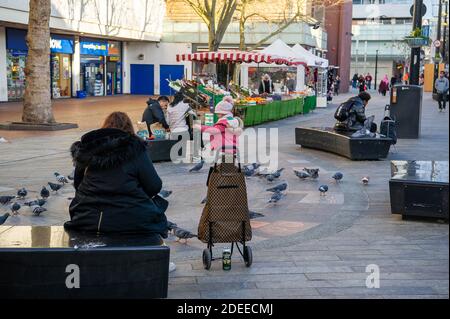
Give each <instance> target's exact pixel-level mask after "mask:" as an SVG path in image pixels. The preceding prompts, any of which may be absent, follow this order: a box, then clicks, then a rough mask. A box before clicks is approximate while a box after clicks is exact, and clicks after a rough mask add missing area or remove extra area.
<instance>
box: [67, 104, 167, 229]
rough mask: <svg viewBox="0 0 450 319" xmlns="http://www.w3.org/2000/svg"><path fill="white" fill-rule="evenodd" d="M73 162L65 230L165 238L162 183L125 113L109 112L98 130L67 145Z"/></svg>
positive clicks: (164, 209)
mask: <svg viewBox="0 0 450 319" xmlns="http://www.w3.org/2000/svg"><path fill="white" fill-rule="evenodd" d="M71 152H72V157H73V160H74V163H75V178H74V186H75V189H76V194H75V198H74V199H73V200H72V202H71V204H70V208H69V212H70V219H71V220H70V221H68V222H66V223H65V225H64V226H65V227H66V228H68V229H77V230H83V231H95V232H99V233H110V232H120V233H127V232H133V233H135V232H152V233H158V234H160V235H161V236H162V237H163V238H167V219H166V216H165V214H164V212H165V211H166V209H167V206H168V203H167V201H166V200H164V199H163V198H161V197H159V196H158V193H159V192H160V191H161V187H162V182H161V179H160V178H159V176H158V174H157V173H156V171H155V168H154V167H153V164H152V162H151V160H150V158H149V156H148V155H147V151H146V144H145V142H144V141H143V140H141V139H140V138H139V137H137V136H136V135H135V134H134V130H133V125H132V123H131V120H130V119H129V117H128V116H127V115H126V114H125V113H122V112H114V113H112V114H111V115H110V116H109V117H108V118H107V119H106V120H105V124H104V125H103V128H101V129H98V130H95V131H91V132H89V133H87V134H85V135H83V137H82V138H81V141H78V142H75V143H74V144H73V145H72V147H71Z"/></svg>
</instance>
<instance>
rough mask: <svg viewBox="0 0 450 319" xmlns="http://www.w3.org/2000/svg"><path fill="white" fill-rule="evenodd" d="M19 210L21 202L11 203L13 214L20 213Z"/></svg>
mask: <svg viewBox="0 0 450 319" xmlns="http://www.w3.org/2000/svg"><path fill="white" fill-rule="evenodd" d="M19 210H20V204H19V203H14V204H12V205H11V211H12V213H13V215H17V214H18V213H19Z"/></svg>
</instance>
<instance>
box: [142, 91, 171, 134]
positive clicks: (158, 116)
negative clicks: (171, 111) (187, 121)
mask: <svg viewBox="0 0 450 319" xmlns="http://www.w3.org/2000/svg"><path fill="white" fill-rule="evenodd" d="M169 102H170V101H169V98H168V97H167V96H160V97H159V98H158V100H154V99H152V98H150V99H148V101H147V108H146V109H145V111H144V114H142V122H146V123H147V128H148V132H149V133H152V132H151V130H150V125H152V124H154V123H161V125H162V126H163V127H164V128H165V129H166V130H169V124H167V121H166V118H165V117H164V112H163V108H167V106H168V105H169Z"/></svg>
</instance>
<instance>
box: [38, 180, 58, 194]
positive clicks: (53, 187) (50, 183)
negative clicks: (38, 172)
mask: <svg viewBox="0 0 450 319" xmlns="http://www.w3.org/2000/svg"><path fill="white" fill-rule="evenodd" d="M48 186H50V188H51V189H52V191H54V192H57V191H58V190H59V189H60V188H61V187H63V186H64V184H55V183H52V182H48ZM41 193H42V192H41Z"/></svg>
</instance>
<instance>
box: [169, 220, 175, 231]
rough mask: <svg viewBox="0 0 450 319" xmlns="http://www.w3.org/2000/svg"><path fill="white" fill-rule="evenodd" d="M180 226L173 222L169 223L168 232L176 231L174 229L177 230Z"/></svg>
mask: <svg viewBox="0 0 450 319" xmlns="http://www.w3.org/2000/svg"><path fill="white" fill-rule="evenodd" d="M177 226H178V225H177V224H175V223H172V222H171V221H169V220H168V221H167V230H168V231H170V232H171V231H173V230H174V228H176V227H177Z"/></svg>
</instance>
